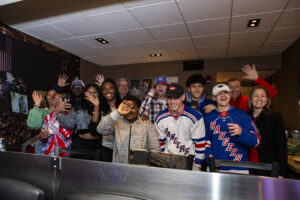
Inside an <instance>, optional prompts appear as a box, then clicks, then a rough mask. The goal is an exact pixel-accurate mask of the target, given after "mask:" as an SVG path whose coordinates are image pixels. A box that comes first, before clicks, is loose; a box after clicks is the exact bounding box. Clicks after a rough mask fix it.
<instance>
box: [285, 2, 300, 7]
mask: <svg viewBox="0 0 300 200" xmlns="http://www.w3.org/2000/svg"><path fill="white" fill-rule="evenodd" d="M291 8H300V1H299V0H291V1H290V3H289V5H288V7H287V9H291Z"/></svg>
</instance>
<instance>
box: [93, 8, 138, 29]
mask: <svg viewBox="0 0 300 200" xmlns="http://www.w3.org/2000/svg"><path fill="white" fill-rule="evenodd" d="M88 18H89V19H91V20H92V21H93V22H94V23H96V24H98V25H99V26H100V27H101V28H103V29H104V30H105V31H107V32H115V31H124V30H129V29H137V28H142V27H141V25H140V24H139V23H138V22H137V21H136V20H135V19H134V18H133V17H132V16H131V15H130V14H129V13H128V12H127V11H126V10H120V11H116V12H111V13H105V14H100V15H93V16H89V17H88Z"/></svg>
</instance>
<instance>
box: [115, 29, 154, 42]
mask: <svg viewBox="0 0 300 200" xmlns="http://www.w3.org/2000/svg"><path fill="white" fill-rule="evenodd" d="M110 35H111V36H112V37H114V38H116V39H118V40H120V41H122V42H124V43H127V44H131V43H139V42H149V41H153V38H152V37H151V35H150V34H149V33H148V32H147V31H145V29H135V30H129V31H122V32H115V33H111V34H110Z"/></svg>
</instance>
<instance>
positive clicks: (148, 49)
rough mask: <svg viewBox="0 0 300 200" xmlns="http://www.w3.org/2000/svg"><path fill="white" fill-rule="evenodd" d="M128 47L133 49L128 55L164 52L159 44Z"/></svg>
mask: <svg viewBox="0 0 300 200" xmlns="http://www.w3.org/2000/svg"><path fill="white" fill-rule="evenodd" d="M128 46H130V48H131V50H130V52H128V53H142V52H144V53H160V52H161V51H163V50H164V49H163V48H162V47H161V45H159V44H158V43H157V42H146V43H138V44H130V45H128Z"/></svg>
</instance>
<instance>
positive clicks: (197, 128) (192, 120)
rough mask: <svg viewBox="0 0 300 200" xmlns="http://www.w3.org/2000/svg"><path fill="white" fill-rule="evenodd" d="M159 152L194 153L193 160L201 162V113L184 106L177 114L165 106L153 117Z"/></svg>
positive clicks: (203, 156) (203, 144)
mask: <svg viewBox="0 0 300 200" xmlns="http://www.w3.org/2000/svg"><path fill="white" fill-rule="evenodd" d="M155 127H156V128H157V130H158V133H159V141H160V146H161V152H163V153H167V154H175V155H185V156H188V155H189V154H192V155H195V159H194V162H195V163H196V164H201V163H202V160H204V158H205V148H206V145H208V144H207V143H206V138H205V125H204V120H203V117H202V115H201V113H200V112H199V111H197V110H195V109H192V108H191V107H188V106H184V109H183V110H182V112H181V113H180V114H179V115H178V116H174V115H173V114H172V113H171V112H169V109H168V108H166V109H164V110H163V111H162V112H160V113H159V114H158V115H157V116H156V118H155Z"/></svg>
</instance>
